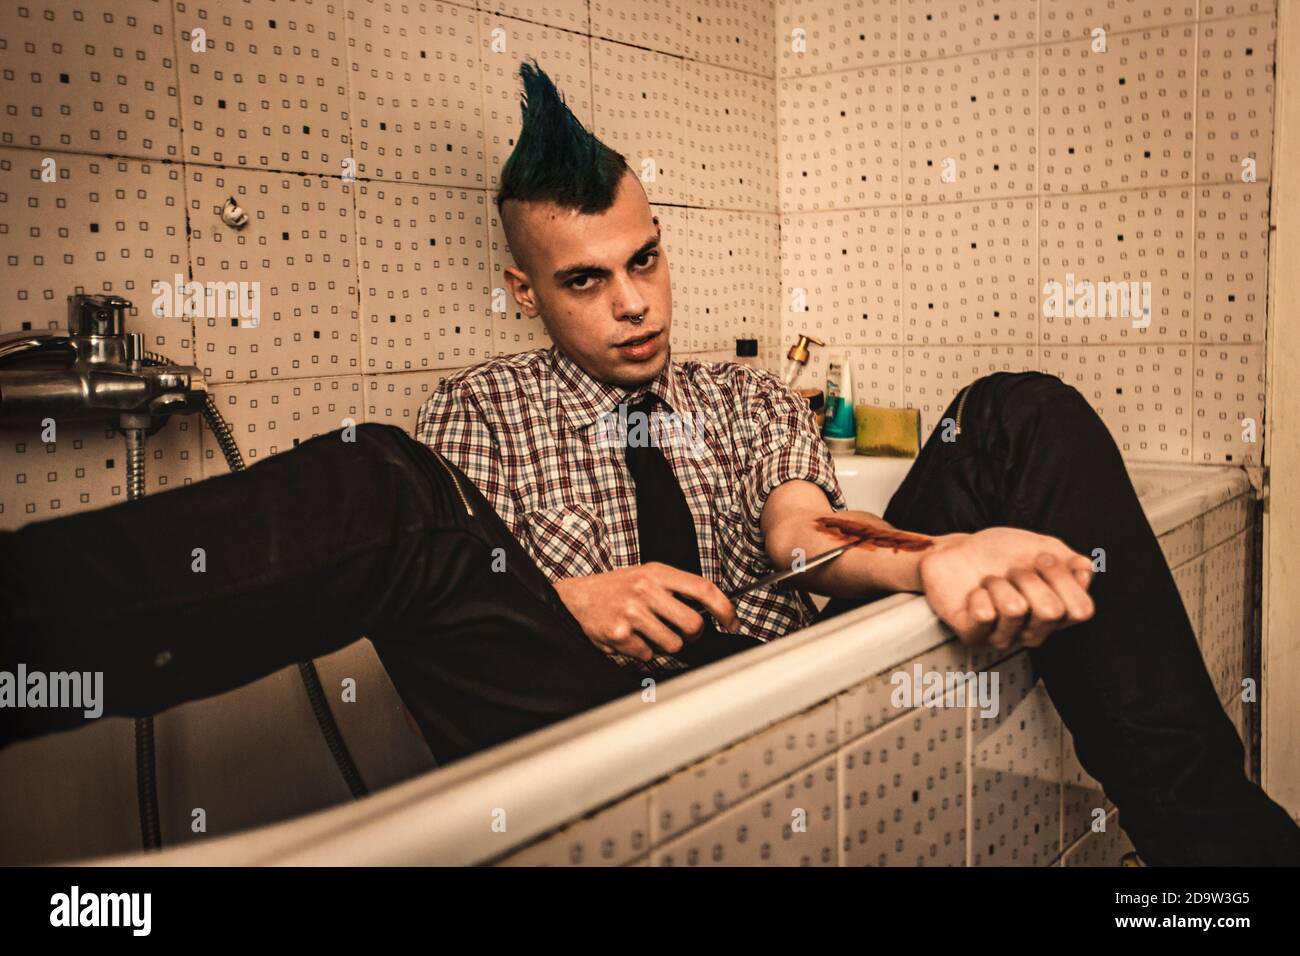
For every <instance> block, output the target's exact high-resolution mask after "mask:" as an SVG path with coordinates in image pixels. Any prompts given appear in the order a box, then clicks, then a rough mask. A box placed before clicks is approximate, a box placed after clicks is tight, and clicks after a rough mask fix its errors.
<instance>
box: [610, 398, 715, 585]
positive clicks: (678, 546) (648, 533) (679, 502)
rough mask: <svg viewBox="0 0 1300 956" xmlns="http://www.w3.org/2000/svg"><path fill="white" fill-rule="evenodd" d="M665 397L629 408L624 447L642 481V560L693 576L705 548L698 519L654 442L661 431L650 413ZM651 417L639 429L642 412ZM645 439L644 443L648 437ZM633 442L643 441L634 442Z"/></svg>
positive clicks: (639, 516) (639, 509) (638, 492)
mask: <svg viewBox="0 0 1300 956" xmlns="http://www.w3.org/2000/svg"><path fill="white" fill-rule="evenodd" d="M658 401H659V399H658V398H657V397H656V396H654V395H646V396H645V397H644V398H643V399H641V400H640V401H639V402H637V403H636V404H635V405H632V406H630V407H629V408H628V410H627V415H628V443H627V447H626V448H625V449H624V457H625V458H626V460H627V470H628V471H629V472H631V474H632V482H633V484H635V485H636V526H637V535H638V538H639V539H640V542H641V563H642V564H649V563H650V562H651V561H658V562H660V563H661V564H671V565H672V566H673V567H675V568H680V569H681V570H682V571H689V572H690V573H691V574H699V573H700V546H699V542H698V540H697V539H696V537H695V521H694V519H693V518H692V517H691V509H690V507H689V506H688V505H687V504H686V496H685V495H684V494H682V486H681V485H680V484H679V483H678V481H677V476H676V475H674V474H673V468H672V465H670V464H669V463H668V459H667V458H666V457H664V453H663V449H661V448H660V447H659V446H658V445H656V444H654V435H655V434H656V430H655V429H653V428H651V427H650V424H651V420H650V413H651V412H652V411H653V409H654V407H655V405H656V404H657V403H658ZM638 412H639V413H641V414H643V415H644V416H645V427H644V428H641V427H638V422H637V419H636V418H635V417H634V416H635V415H636V414H637V413H638ZM643 438H644V439H645V440H644V441H642V439H643ZM633 441H636V442H637V444H636V445H635V446H634V445H633Z"/></svg>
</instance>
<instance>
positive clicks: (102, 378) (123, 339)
mask: <svg viewBox="0 0 1300 956" xmlns="http://www.w3.org/2000/svg"><path fill="white" fill-rule="evenodd" d="M130 307H131V303H130V302H128V301H127V300H126V299H123V298H122V297H121V296H116V295H86V294H84V293H78V294H76V295H70V296H68V333H67V335H60V334H57V333H32V332H14V333H10V334H8V335H3V336H0V424H19V423H22V422H31V421H33V420H37V421H39V420H41V419H44V418H53V419H55V420H56V421H72V420H85V419H95V418H109V419H114V420H115V421H114V423H115V424H117V425H118V426H119V427H122V428H127V427H136V428H145V429H148V430H149V431H151V432H152V431H156V430H157V428H159V427H161V426H162V425H163V424H164V423H165V422H166V420H167V417H168V416H169V415H170V414H172V413H173V412H181V413H192V412H198V411H202V409H203V405H204V402H205V401H206V400H207V396H208V387H207V382H206V380H205V379H204V377H203V373H202V372H201V371H200V370H199V369H198V368H196V367H194V366H192V365H174V364H171V363H169V362H159V361H157V360H156V357H153V356H150V355H149V354H148V353H146V352H145V351H144V348H143V344H142V339H141V337H140V334H139V333H138V332H127V331H126V310H127V309H129V308H130Z"/></svg>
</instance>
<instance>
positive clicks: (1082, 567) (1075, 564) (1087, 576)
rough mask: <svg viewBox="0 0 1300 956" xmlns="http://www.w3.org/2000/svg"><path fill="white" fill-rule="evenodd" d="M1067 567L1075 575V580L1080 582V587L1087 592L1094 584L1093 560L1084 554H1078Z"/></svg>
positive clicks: (1066, 564)
mask: <svg viewBox="0 0 1300 956" xmlns="http://www.w3.org/2000/svg"><path fill="white" fill-rule="evenodd" d="M1065 566H1066V567H1067V568H1069V569H1070V571H1071V572H1072V573H1073V574H1074V579H1075V580H1076V581H1078V582H1079V587H1081V588H1083V589H1084V590H1085V591H1086V590H1088V586H1089V585H1090V584H1092V575H1093V569H1092V559H1091V558H1088V557H1085V556H1084V555H1082V554H1076V555H1074V556H1073V557H1071V558H1070V559H1069V560H1067V561H1066V562H1065Z"/></svg>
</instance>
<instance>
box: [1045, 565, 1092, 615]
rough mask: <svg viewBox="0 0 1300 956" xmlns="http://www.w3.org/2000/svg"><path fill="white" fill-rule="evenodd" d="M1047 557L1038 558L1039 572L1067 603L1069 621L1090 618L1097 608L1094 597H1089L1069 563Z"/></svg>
mask: <svg viewBox="0 0 1300 956" xmlns="http://www.w3.org/2000/svg"><path fill="white" fill-rule="evenodd" d="M1045 557H1046V556H1040V558H1039V559H1038V574H1039V576H1040V577H1042V579H1043V580H1044V581H1046V582H1047V583H1048V584H1049V585H1051V587H1052V590H1053V591H1055V592H1056V596H1057V597H1059V598H1060V599H1061V601H1062V603H1064V604H1065V611H1066V615H1067V616H1068V618H1069V623H1071V624H1078V623H1079V622H1081V621H1086V620H1088V619H1089V618H1090V617H1092V615H1093V611H1094V610H1095V607H1094V605H1093V601H1092V598H1090V597H1088V592H1087V591H1086V590H1085V589H1084V587H1081V586H1080V585H1079V581H1078V579H1077V578H1075V576H1074V573H1073V572H1072V571H1071V569H1070V566H1069V564H1067V563H1066V562H1063V561H1052V560H1045Z"/></svg>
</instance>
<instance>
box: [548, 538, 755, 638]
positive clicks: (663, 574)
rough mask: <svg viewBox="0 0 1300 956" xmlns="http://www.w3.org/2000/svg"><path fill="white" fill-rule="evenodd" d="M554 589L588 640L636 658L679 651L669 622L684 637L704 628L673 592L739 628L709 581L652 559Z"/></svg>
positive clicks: (724, 623) (726, 625)
mask: <svg viewBox="0 0 1300 956" xmlns="http://www.w3.org/2000/svg"><path fill="white" fill-rule="evenodd" d="M555 590H556V592H557V593H558V594H559V595H560V600H562V601H563V602H564V605H565V607H567V608H568V609H569V613H570V614H572V615H573V616H574V617H575V618H577V620H578V623H579V624H581V625H582V629H583V631H584V632H586V635H587V637H588V639H589V640H590V641H591V642H592V643H593V644H595V645H596V646H597V647H599V648H600V649H601V650H602V651H604V652H605V653H606V654H625V655H627V656H628V657H635V658H636V659H637V660H639V661H648V660H650V659H652V658H653V657H654V656H655V655H656V654H675V653H676V652H677V651H680V650H681V649H682V646H683V642H682V638H681V637H680V636H678V635H677V634H674V633H673V631H672V629H671V628H670V627H669V626H668V625H669V624H671V625H672V627H675V628H676V629H677V630H678V631H680V632H681V633H682V634H685V635H686V636H687V638H688V639H689V638H694V637H698V636H699V634H700V632H701V631H703V630H704V618H703V617H702V616H701V615H700V614H699V613H698V612H696V611H694V610H692V609H691V608H690V607H689V606H687V605H686V604H683V603H682V601H681V600H680V599H679V598H678V595H685V596H686V597H689V598H692V599H693V600H695V601H697V602H699V603H700V604H702V605H703V606H704V607H705V608H706V609H707V610H708V611H709V613H710V614H712V615H713V617H714V619H715V620H716V621H717V622H718V625H719V626H720V627H721V628H722V629H723V630H726V631H736V630H737V629H738V628H739V626H740V623H739V621H738V620H737V619H736V609H735V608H734V607H732V606H731V602H730V601H728V600H727V596H726V595H725V594H723V593H722V592H721V591H720V590H718V588H717V586H716V585H714V584H713V582H711V581H706V580H705V579H704V578H702V577H699V576H698V575H695V574H690V573H689V572H686V571H682V570H679V569H677V568H674V567H672V566H670V565H667V564H659V563H658V562H651V563H650V564H641V565H637V566H636V567H632V568H620V569H619V570H617V571H607V572H605V573H604V574H592V575H588V576H586V577H581V578H565V579H563V580H560V581H556V582H555ZM665 621H666V622H668V623H667V624H665V623H664V622H665Z"/></svg>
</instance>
